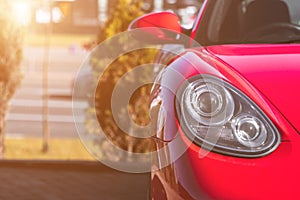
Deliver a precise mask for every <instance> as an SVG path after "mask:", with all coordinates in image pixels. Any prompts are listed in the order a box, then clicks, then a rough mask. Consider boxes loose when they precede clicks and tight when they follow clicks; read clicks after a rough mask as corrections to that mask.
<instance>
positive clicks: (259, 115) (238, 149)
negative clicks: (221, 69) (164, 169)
mask: <svg viewBox="0 0 300 200" xmlns="http://www.w3.org/2000/svg"><path fill="white" fill-rule="evenodd" d="M176 110H177V116H178V119H179V122H180V126H181V128H182V129H183V131H184V132H185V133H186V135H187V136H188V137H189V138H190V139H191V140H192V141H193V142H194V143H196V144H197V145H200V146H201V147H202V148H205V149H209V150H212V151H215V152H218V153H222V154H226V155H232V156H237V157H261V156H264V155H267V154H269V153H271V152H272V151H274V150H275V149H276V148H277V146H278V145H279V143H280V135H279V132H278V130H277V129H276V127H275V126H274V125H273V123H272V122H271V121H270V119H269V118H268V117H267V116H266V115H265V114H264V113H263V111H262V110H261V109H260V108H259V107H258V106H257V105H256V104H255V103H254V102H253V101H252V100H251V99H249V98H248V97H247V96H246V95H245V94H243V93H242V92H241V91H239V90H238V89H237V88H235V87H233V86H232V85H230V84H229V83H227V82H225V81H223V80H221V79H219V78H216V77H214V76H211V75H199V76H195V77H192V78H191V79H189V80H187V81H186V83H184V84H183V85H182V86H181V87H180V89H179V90H178V94H177V100H176Z"/></svg>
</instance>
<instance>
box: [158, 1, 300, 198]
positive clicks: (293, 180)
mask: <svg viewBox="0 0 300 200" xmlns="http://www.w3.org/2000/svg"><path fill="white" fill-rule="evenodd" d="M207 2H208V1H205V2H204V4H203V6H202V9H201V11H200V13H199V16H198V18H197V20H196V23H195V26H194V28H193V30H192V33H191V39H194V38H195V36H196V34H197V31H198V28H199V25H200V23H201V19H202V16H203V12H204V11H205V8H206V5H207ZM174 71H176V72H177V73H178V74H180V76H174V73H173V72H174ZM199 74H209V75H213V76H216V77H219V78H221V79H223V80H225V81H227V82H228V83H229V84H231V85H233V86H234V87H236V88H237V89H239V90H240V91H242V92H243V93H244V94H245V95H247V96H248V97H249V98H250V99H251V100H253V101H254V102H255V103H256V104H257V105H258V106H259V107H260V108H261V109H262V111H263V112H264V114H265V115H266V116H267V117H268V118H269V119H270V120H271V121H272V122H273V124H274V125H275V127H276V128H277V129H278V131H279V133H280V136H281V143H280V145H279V147H278V148H277V149H276V150H275V151H273V152H272V153H271V154H269V155H266V156H263V157H260V158H239V157H233V156H226V155H222V154H218V153H214V152H206V151H205V150H203V149H201V147H199V146H198V145H196V144H195V143H192V142H191V141H190V139H189V138H187V136H186V134H185V133H184V131H183V130H182V129H181V126H180V123H179V120H178V119H177V115H176V110H175V99H176V96H175V94H176V93H174V91H177V90H178V88H179V87H180V85H181V84H182V83H183V81H184V80H185V79H188V78H191V77H193V76H196V75H199ZM161 82H162V83H163V85H164V86H167V88H168V89H162V90H161V91H160V97H161V98H162V99H163V100H162V105H161V106H162V107H164V109H165V111H166V113H167V116H166V121H165V127H164V130H163V133H157V138H159V139H161V142H160V143H162V144H160V145H161V146H163V145H169V148H168V152H167V153H166V155H165V156H166V159H167V160H169V161H170V162H171V164H170V165H169V166H167V167H165V168H163V169H158V170H156V171H153V173H152V177H158V178H159V179H160V180H161V183H162V184H161V185H160V186H157V185H156V184H153V185H152V187H153V188H155V190H154V191H155V192H153V194H154V193H155V194H156V192H157V191H162V190H164V193H163V194H164V195H163V197H164V198H169V199H298V198H299V197H300V190H299V189H298V182H299V179H300V170H299V169H300V156H299V152H300V135H299V131H300V117H298V115H299V114H298V113H299V112H300V103H298V101H299V99H300V94H299V92H298V91H297V89H298V87H300V45H299V44H280V45H278V44H276V45H275V44H251V45H249V44H244V45H243V44H242V45H241V44H240V45H216V46H208V47H203V48H197V49H189V50H187V51H186V52H185V53H183V54H182V55H181V56H179V57H178V58H177V59H176V60H174V61H173V62H172V63H170V65H169V66H168V67H167V68H166V69H165V71H164V74H163V77H162V80H161ZM178 137H180V139H181V140H182V141H183V145H185V148H186V149H187V151H186V152H184V153H183V154H182V156H181V157H180V158H179V159H177V157H176V156H175V155H174V154H176V153H174V152H176V151H178V146H179V145H178V144H172V142H173V141H174V139H175V138H178ZM158 143H159V142H158ZM158 146H159V145H158ZM200 152H202V153H203V152H204V153H207V155H206V156H205V157H202V155H201V154H200ZM156 180H157V179H156ZM157 188H159V189H160V190H159V189H157ZM174 192H175V193H177V194H176V195H177V196H176V195H174ZM155 194H154V195H153V196H154V199H155ZM164 198H163V199H164ZM157 199H162V198H159V197H158V198H157Z"/></svg>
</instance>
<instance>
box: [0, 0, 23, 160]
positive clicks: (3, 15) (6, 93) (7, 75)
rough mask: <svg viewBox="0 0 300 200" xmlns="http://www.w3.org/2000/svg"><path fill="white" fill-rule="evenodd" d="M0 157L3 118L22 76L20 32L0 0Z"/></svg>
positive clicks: (3, 125)
mask: <svg viewBox="0 0 300 200" xmlns="http://www.w3.org/2000/svg"><path fill="white" fill-rule="evenodd" d="M0 27H1V30H0V156H1V157H2V156H3V150H4V127H5V117H6V112H7V110H8V103H9V100H10V99H11V98H12V96H13V94H14V93H15V91H16V89H17V87H18V86H19V84H20V81H21V78H22V75H21V69H20V63H21V59H22V39H23V37H22V32H21V28H20V26H19V25H18V24H17V22H15V21H14V19H13V17H12V12H11V6H10V4H9V2H8V1H7V0H0Z"/></svg>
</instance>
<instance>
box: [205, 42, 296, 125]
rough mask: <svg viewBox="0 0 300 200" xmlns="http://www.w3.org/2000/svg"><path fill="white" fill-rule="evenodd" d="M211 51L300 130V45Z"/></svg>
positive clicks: (227, 47) (254, 46)
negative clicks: (299, 112)
mask: <svg viewBox="0 0 300 200" xmlns="http://www.w3.org/2000/svg"><path fill="white" fill-rule="evenodd" d="M208 50H209V51H210V52H211V53H212V54H214V55H215V56H217V57H219V58H220V59H222V60H223V61H224V62H226V63H228V64H229V65H231V66H233V67H234V68H235V69H236V70H238V71H239V72H240V73H241V74H242V75H243V76H244V77H245V78H246V79H247V80H248V81H249V82H250V83H251V84H252V85H253V86H254V87H255V88H256V89H258V90H259V91H260V92H261V93H262V94H264V96H265V97H267V98H268V99H269V100H270V102H272V103H273V105H274V106H275V107H276V108H278V110H279V111H280V112H281V113H282V114H283V115H284V116H285V117H286V118H287V119H288V120H289V121H290V122H291V123H292V125H293V126H295V128H296V129H297V130H300V117H299V114H298V113H296V112H295V110H298V111H300V104H299V103H298V102H299V99H300V94H299V92H297V90H298V88H299V86H300V71H299V64H300V56H299V54H300V45H290V44H289V45H242V46H240V45H236V46H212V47H208Z"/></svg>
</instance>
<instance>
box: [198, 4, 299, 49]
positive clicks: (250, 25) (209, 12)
mask: <svg viewBox="0 0 300 200" xmlns="http://www.w3.org/2000/svg"><path fill="white" fill-rule="evenodd" d="M299 11H300V1H299V0H210V1H208V4H207V7H206V10H205V12H204V14H203V17H202V19H201V22H200V24H199V28H198V32H197V35H196V38H195V39H196V40H197V41H198V42H199V43H200V44H202V45H217V44H245V43H271V44H272V43H299V42H300V12H299Z"/></svg>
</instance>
